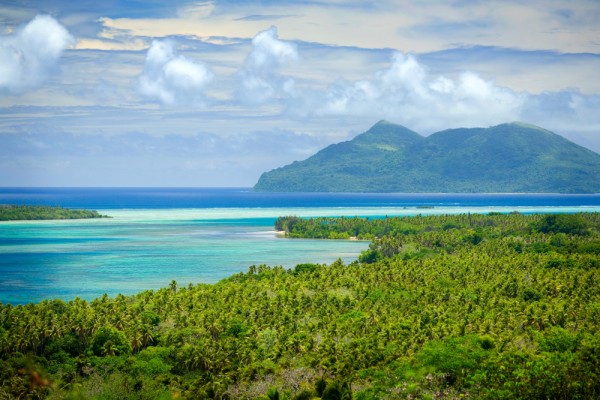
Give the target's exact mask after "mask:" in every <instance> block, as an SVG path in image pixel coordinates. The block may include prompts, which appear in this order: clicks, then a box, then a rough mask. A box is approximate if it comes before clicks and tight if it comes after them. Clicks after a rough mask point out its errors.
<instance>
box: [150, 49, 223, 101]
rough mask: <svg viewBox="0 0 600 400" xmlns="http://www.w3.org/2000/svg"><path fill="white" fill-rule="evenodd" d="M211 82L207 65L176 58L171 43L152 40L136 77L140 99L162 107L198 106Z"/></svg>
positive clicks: (184, 58)
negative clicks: (177, 105) (142, 69)
mask: <svg viewBox="0 0 600 400" xmlns="http://www.w3.org/2000/svg"><path fill="white" fill-rule="evenodd" d="M212 79H213V74H212V72H211V71H210V69H209V68H208V66H206V65H204V64H203V63H200V62H194V61H191V60H188V59H187V58H186V57H184V56H182V55H178V54H177V53H176V51H175V48H174V44H173V42H171V41H169V40H154V41H153V42H152V45H151V46H150V49H149V50H148V53H147V54H146V64H145V66H144V71H143V73H142V75H141V76H140V77H139V90H140V93H141V94H142V95H143V96H145V97H147V98H149V99H151V100H155V101H159V102H160V103H162V104H165V105H174V104H182V103H192V104H199V103H202V101H203V100H204V93H203V90H204V88H205V87H206V85H208V84H209V83H210V82H211V81H212Z"/></svg>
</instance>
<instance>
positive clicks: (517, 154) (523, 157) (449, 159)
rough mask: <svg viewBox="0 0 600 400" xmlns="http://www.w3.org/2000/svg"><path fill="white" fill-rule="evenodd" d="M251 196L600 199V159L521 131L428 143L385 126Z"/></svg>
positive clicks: (273, 178)
mask: <svg viewBox="0 0 600 400" xmlns="http://www.w3.org/2000/svg"><path fill="white" fill-rule="evenodd" d="M254 190H257V191H267V192H277V191H279V192H412V193H419V192H429V193H476V192H487V193H492V192H496V193H497V192H515V193H527V192H529V193H532V192H539V193H598V192H600V155H598V154H596V153H594V152H593V151H591V150H588V149H586V148H584V147H581V146H579V145H576V144H575V143H572V142H570V141H568V140H567V139H565V138H563V137H562V136H559V135H557V134H555V133H552V132H550V131H547V130H545V129H542V128H539V127H536V126H533V125H528V124H523V123H509V124H502V125H498V126H494V127H490V128H468V129H467V128H459V129H449V130H445V131H441V132H437V133H434V134H432V135H430V136H429V137H423V136H421V135H419V134H418V133H416V132H413V131H411V130H410V129H407V128H405V127H403V126H400V125H395V124H391V123H389V122H386V121H380V122H378V123H377V124H375V125H374V126H373V127H372V128H371V129H369V130H368V131H367V132H365V133H363V134H360V135H358V136H357V137H355V138H354V139H352V140H350V141H347V142H342V143H338V144H333V145H331V146H329V147H327V148H325V149H323V150H321V151H319V152H318V153H316V154H315V155H313V156H311V157H310V158H308V159H306V160H304V161H296V162H294V163H292V164H290V165H287V166H284V167H281V168H277V169H275V170H272V171H270V172H266V173H264V174H262V176H261V177H260V179H259V181H258V183H257V184H256V185H255V186H254Z"/></svg>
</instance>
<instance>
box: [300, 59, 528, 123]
mask: <svg viewBox="0 0 600 400" xmlns="http://www.w3.org/2000/svg"><path fill="white" fill-rule="evenodd" d="M315 96H316V97H315ZM526 100H527V96H526V95H525V94H520V93H516V92H514V91H512V90H510V89H508V88H503V87H500V86H498V85H496V84H495V83H494V82H493V81H489V80H485V79H483V78H482V77H480V76H479V75H477V74H476V73H473V72H464V73H462V74H461V75H460V76H459V77H458V78H457V79H450V78H447V77H444V76H431V75H430V74H429V73H428V72H427V69H426V68H425V66H423V65H422V64H421V63H419V61H418V60H417V59H416V58H415V57H414V56H412V55H406V54H403V53H400V52H396V53H395V54H394V55H393V56H392V60H391V64H390V66H389V67H388V68H387V69H384V70H380V71H378V72H376V73H375V74H374V76H373V77H372V79H367V80H357V81H347V80H345V79H338V80H337V81H336V82H335V83H333V84H331V85H330V86H329V87H328V88H327V90H326V91H325V92H323V93H316V94H312V95H308V96H304V97H303V98H298V99H296V101H295V102H292V103H291V107H290V109H291V110H292V111H293V112H297V113H300V114H308V115H314V116H328V115H339V116H348V115H352V116H365V117H371V118H373V119H376V118H385V119H390V120H392V121H398V122H400V123H402V124H405V125H408V126H410V127H411V128H413V129H417V130H420V131H425V132H431V131H432V130H435V129H438V128H447V127H451V126H486V125H492V124H496V123H502V122H506V121H512V120H515V119H518V116H519V115H520V110H521V108H522V107H523V105H524V104H525V102H526Z"/></svg>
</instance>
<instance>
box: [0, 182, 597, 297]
mask: <svg viewBox="0 0 600 400" xmlns="http://www.w3.org/2000/svg"><path fill="white" fill-rule="evenodd" d="M0 204H37V205H60V206H64V207H72V208H89V209H97V210H99V211H100V212H101V213H103V214H108V215H109V216H111V217H112V218H110V219H93V220H72V221H18V222H0V302H3V303H13V304H20V303H27V302H37V301H41V300H43V299H48V298H54V297H59V298H63V299H66V300H68V299H72V298H74V297H76V296H79V297H82V298H85V299H92V298H94V297H98V296H100V295H102V294H103V293H108V294H109V295H111V296H113V295H116V294H117V293H124V294H133V293H137V292H140V291H142V290H146V289H157V288H160V287H164V286H166V285H168V283H169V282H171V280H173V279H175V280H177V281H178V282H179V283H180V284H187V283H189V282H191V283H201V282H206V283H212V282H217V281H218V280H220V279H223V278H225V277H228V276H231V275H232V274H235V273H237V272H240V271H247V269H248V267H249V266H250V265H253V264H256V265H259V264H262V263H264V264H267V265H283V266H285V267H288V268H290V267H293V266H294V265H296V264H298V263H302V262H319V263H330V262H332V261H334V260H336V259H337V258H341V259H342V260H344V261H345V262H350V261H352V260H354V259H356V257H357V256H358V254H360V252H361V251H362V250H364V249H366V248H367V246H368V243H366V242H354V241H344V240H342V241H325V240H298V239H295V240H294V239H284V238H279V237H276V235H275V234H274V232H273V231H272V229H273V223H274V222H275V219H276V218H277V217H278V216H281V215H298V216H337V215H348V216H353V215H365V216H384V215H415V214H444V213H463V212H480V213H486V212H491V211H500V212H510V211H520V212H578V211H585V212H590V211H600V195H548V194H536V195H529V194H528V195H506V194H477V195H473V194H340V193H254V192H252V191H250V190H249V189H138V188H136V189H124V188H117V189H108V188H102V189H97V188H93V189H92V188H84V189H74V188H70V189H69V188H66V189H65V188H33V189H31V188H0Z"/></svg>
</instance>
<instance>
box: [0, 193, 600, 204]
mask: <svg viewBox="0 0 600 400" xmlns="http://www.w3.org/2000/svg"><path fill="white" fill-rule="evenodd" d="M0 204H35V205H60V206H63V207H83V208H94V209H96V208H102V209H118V208H239V207H244V208H246V207H249V208H255V207H404V206H406V207H414V206H458V207H485V206H600V194H581V195H579V194H577V195H561V194H437V193H436V194H422V193H418V194H405V193H260V192H253V191H252V190H251V189H249V188H0Z"/></svg>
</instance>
